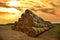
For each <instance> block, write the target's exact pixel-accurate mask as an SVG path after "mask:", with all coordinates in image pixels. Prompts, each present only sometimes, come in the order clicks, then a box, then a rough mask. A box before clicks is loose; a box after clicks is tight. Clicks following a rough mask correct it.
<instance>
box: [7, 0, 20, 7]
mask: <svg viewBox="0 0 60 40" xmlns="http://www.w3.org/2000/svg"><path fill="white" fill-rule="evenodd" d="M7 3H8V6H14V7H20V6H21V3H20V2H18V1H14V0H13V1H9V2H7Z"/></svg>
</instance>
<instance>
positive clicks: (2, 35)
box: [0, 26, 59, 40]
mask: <svg viewBox="0 0 60 40" xmlns="http://www.w3.org/2000/svg"><path fill="white" fill-rule="evenodd" d="M0 40H59V39H58V36H57V35H56V34H55V33H52V32H50V30H49V31H47V32H45V33H43V34H41V35H39V36H38V37H35V38H33V37H29V36H27V35H26V34H25V33H22V32H18V31H14V30H11V27H2V26H1V27H0Z"/></svg>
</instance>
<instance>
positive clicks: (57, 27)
mask: <svg viewBox="0 0 60 40" xmlns="http://www.w3.org/2000/svg"><path fill="white" fill-rule="evenodd" d="M12 25H13V23H9V24H0V26H7V27H8V26H12ZM51 32H54V33H56V34H57V35H60V24H53V29H51Z"/></svg>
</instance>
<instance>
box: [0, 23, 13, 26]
mask: <svg viewBox="0 0 60 40" xmlns="http://www.w3.org/2000/svg"><path fill="white" fill-rule="evenodd" d="M12 25H13V23H9V24H0V26H12Z"/></svg>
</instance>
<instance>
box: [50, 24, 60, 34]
mask: <svg viewBox="0 0 60 40" xmlns="http://www.w3.org/2000/svg"><path fill="white" fill-rule="evenodd" d="M51 32H54V33H56V34H57V35H60V24H53V29H51Z"/></svg>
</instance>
